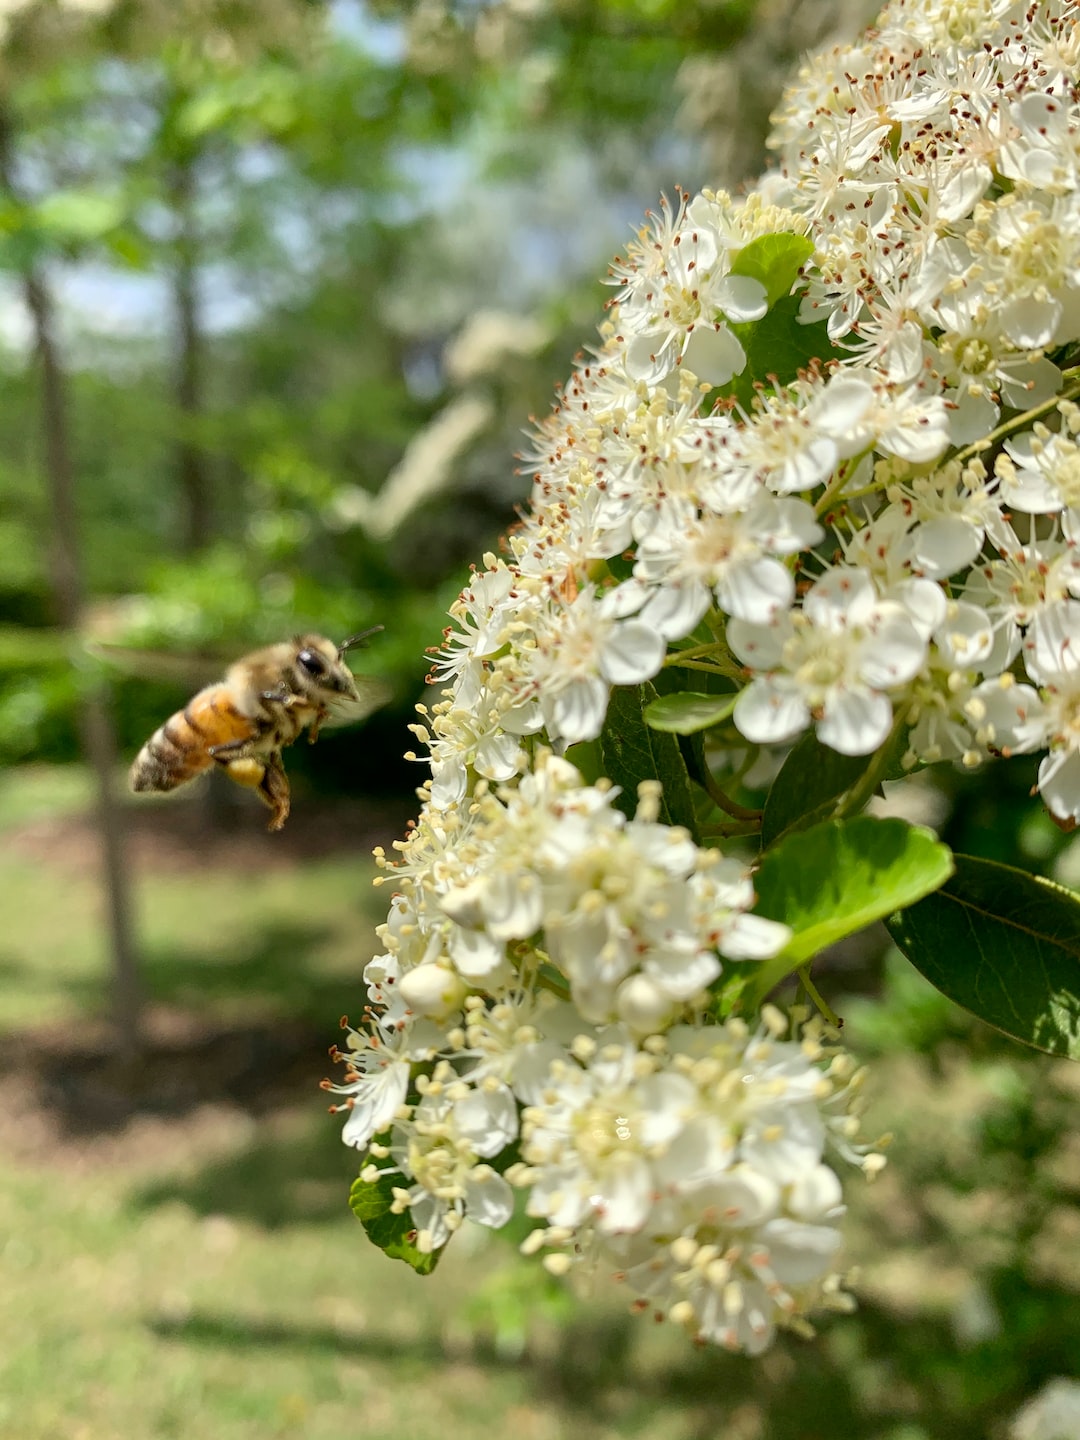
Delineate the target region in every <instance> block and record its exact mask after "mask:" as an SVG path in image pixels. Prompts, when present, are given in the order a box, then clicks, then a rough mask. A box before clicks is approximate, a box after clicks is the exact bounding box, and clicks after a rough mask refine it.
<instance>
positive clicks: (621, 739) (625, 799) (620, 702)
mask: <svg viewBox="0 0 1080 1440" xmlns="http://www.w3.org/2000/svg"><path fill="white" fill-rule="evenodd" d="M656 699H657V695H656V691H655V689H654V688H653V687H652V686H651V685H649V684H648V683H646V684H644V685H641V686H632V685H631V686H624V685H618V686H616V687H615V689H614V690H612V692H611V698H610V700H609V701H608V710H607V718H606V720H605V721H604V729H603V732H602V734H601V736H600V750H601V753H602V755H603V757H604V770H605V773H606V774H607V776H608V778H609V779H610V780H612V781H613V782H614V783H615V784H616V785H618V786H620V787H621V790H622V793H621V794H620V795H619V797H618V799H617V800H616V802H615V803H616V804H617V805H618V807H619V809H620V810H622V811H623V813H624V814H625V815H628V816H630V817H631V818H632V817H633V814H634V811H635V810H636V809H637V787H638V782H639V781H641V780H659V781H660V784H661V786H662V787H663V795H662V797H661V800H660V819H661V820H663V821H664V823H665V824H667V825H685V826H686V828H687V830H689V831H690V833H691V834H692V835H696V833H697V830H696V817H695V814H694V797H693V792H692V790H691V788H690V776H689V775H688V774H687V770H686V761H685V760H684V759H683V755H682V751H681V750H680V749H679V741H678V738H677V737H676V736H675V735H670V734H665V733H663V732H661V731H657V730H650V728H649V727H648V725H647V724H646V723H645V713H644V712H645V710H646V708H647V707H648V706H650V705H652V704H654V703H655V702H656Z"/></svg>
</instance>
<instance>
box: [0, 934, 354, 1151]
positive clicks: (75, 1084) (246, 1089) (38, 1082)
mask: <svg viewBox="0 0 1080 1440" xmlns="http://www.w3.org/2000/svg"><path fill="white" fill-rule="evenodd" d="M334 933H336V932H335V931H334V930H333V929H332V928H331V927H319V926H317V925H312V924H300V923H297V924H295V925H292V926H288V927H282V926H281V925H275V926H273V927H267V928H266V929H264V930H263V931H262V932H260V933H258V934H254V935H252V936H251V938H250V941H249V943H248V944H247V945H246V946H245V948H244V949H243V950H240V951H238V950H237V948H236V947H235V946H233V948H232V951H231V953H230V954H229V955H227V956H225V957H223V958H222V959H221V960H215V962H214V963H213V964H207V963H206V962H205V959H203V960H202V962H201V963H199V961H198V959H197V958H196V959H195V960H193V958H192V956H190V955H187V954H185V953H184V952H183V951H182V950H173V951H170V952H167V953H159V954H157V955H156V956H155V957H154V960H153V963H152V965H150V966H148V967H147V974H146V982H147V987H148V989H149V991H150V1003H149V1005H148V1008H147V1014H146V1025H145V1033H144V1035H143V1037H142V1043H141V1047H140V1049H139V1051H138V1052H137V1053H136V1054H134V1055H131V1056H125V1055H123V1054H120V1053H118V1051H117V1049H116V1047H115V1044H114V1042H113V1039H112V1036H111V1035H110V1033H109V1031H108V1028H107V1027H106V1026H105V1024H104V1022H100V1021H88V1022H86V1023H85V1024H82V1025H80V1026H78V1027H75V1028H74V1029H73V1028H72V1027H71V1026H70V1024H69V1025H67V1026H66V1027H65V1033H64V1034H63V1035H62V1036H60V1037H58V1036H57V1034H56V1032H55V1031H54V1030H53V1029H51V1028H49V1029H45V1030H41V1029H38V1030H23V1031H17V1032H14V1033H12V1034H10V1035H8V1036H6V1037H5V1042H4V1045H3V1047H0V1077H3V1076H6V1075H12V1074H20V1075H21V1076H23V1077H25V1078H27V1079H29V1080H30V1082H31V1084H32V1086H33V1090H34V1095H35V1100H36V1103H37V1104H39V1105H40V1106H41V1108H42V1109H43V1110H45V1111H46V1112H48V1113H49V1115H50V1116H51V1118H53V1119H54V1120H55V1121H56V1123H57V1124H58V1126H59V1128H60V1130H61V1133H62V1134H78V1135H79V1136H81V1137H87V1138H92V1137H93V1136H94V1135H95V1134H99V1133H104V1132H109V1131H115V1130H117V1129H119V1128H121V1127H123V1126H124V1125H125V1124H127V1123H128V1122H129V1121H130V1120H131V1119H133V1118H134V1117H136V1116H139V1115H156V1116H161V1117H172V1118H180V1117H182V1116H184V1115H186V1114H188V1113H190V1112H191V1111H193V1110H195V1109H197V1108H198V1107H200V1106H203V1105H209V1104H227V1105H232V1106H237V1107H239V1108H242V1109H244V1110H247V1111H248V1112H250V1113H251V1114H254V1115H263V1114H266V1113H267V1112H269V1111H272V1110H274V1109H277V1108H280V1107H282V1106H285V1105H294V1104H297V1103H303V1101H304V1100H305V1099H310V1100H311V1101H312V1103H313V1105H314V1106H315V1107H316V1108H317V1107H318V1106H319V1101H320V1097H319V1096H318V1093H317V1086H318V1083H319V1081H320V1080H321V1079H322V1078H323V1077H324V1076H325V1075H327V1074H328V1073H329V1072H330V1069H331V1065H330V1061H329V1059H328V1055H327V1052H328V1050H329V1048H330V1046H331V1044H332V1043H333V1042H334V1040H335V1039H336V1038H337V1037H338V1031H337V1027H336V1024H335V1019H334V1017H335V1016H336V1015H337V1014H338V1013H339V1011H340V1007H341V1003H342V998H343V986H342V982H341V980H340V978H335V977H326V976H318V975H315V974H313V973H312V972H311V970H310V969H309V968H307V967H306V965H305V957H306V955H307V954H309V953H310V951H311V949H312V948H313V947H314V946H316V945H318V944H320V943H322V942H324V941H325V940H326V939H327V938H328V937H329V936H331V935H333V934H334ZM3 963H4V962H3V960H2V959H0V969H2V967H3ZM72 988H73V989H74V990H76V992H77V991H78V990H79V989H83V990H84V991H85V992H86V995H87V999H88V1000H89V998H90V994H91V989H92V987H91V982H87V983H86V985H85V986H82V987H79V986H73V987H72ZM356 993H357V995H358V996H359V995H361V994H362V992H361V991H360V990H359V988H358V989H357V992H356ZM93 996H94V998H95V999H98V1000H99V999H100V994H99V992H98V990H97V989H96V987H94V989H93ZM245 1002H249V1008H250V1009H251V1011H252V1013H251V1014H250V1015H248V1016H245V1015H244V1013H243V1012H244V1006H245ZM279 1016H280V1017H281V1018H277V1017H279ZM61 1045H62V1047H63V1049H62V1053H61V1048H60V1047H61Z"/></svg>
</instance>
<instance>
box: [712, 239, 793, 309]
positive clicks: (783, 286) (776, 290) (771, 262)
mask: <svg viewBox="0 0 1080 1440" xmlns="http://www.w3.org/2000/svg"><path fill="white" fill-rule="evenodd" d="M813 253H814V243H813V241H812V240H809V239H807V237H806V236H805V235H796V234H794V233H793V232H792V231H790V230H784V231H781V232H780V233H779V234H777V235H759V236H758V238H757V239H756V240H751V242H750V244H749V245H744V246H743V248H742V249H741V250H740V251H739V253H738V254H737V255H736V257H735V259H734V260H733V261H732V263H731V273H732V275H749V276H750V278H751V279H752V280H759V281H760V282H761V284H762V285H764V287H765V294H766V297H767V299H768V303H769V306H770V308H771V307H772V306H773V305H775V304H776V302H777V301H778V300H782V299H783V298H784V296H785V295H787V294H789V293H790V291H791V287H792V286H793V285H794V284H795V281H796V280H797V279H798V278H799V271H800V269H801V268H802V266H803V265H805V264H806V262H807V260H809V259H810V256H811V255H812V254H813Z"/></svg>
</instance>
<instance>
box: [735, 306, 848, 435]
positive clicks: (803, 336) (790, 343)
mask: <svg viewBox="0 0 1080 1440" xmlns="http://www.w3.org/2000/svg"><path fill="white" fill-rule="evenodd" d="M800 304H801V296H799V295H786V296H785V297H784V298H783V299H782V300H779V301H777V303H776V304H775V305H774V306H773V307H772V309H771V310H769V311H768V313H767V314H765V315H763V316H762V317H761V319H760V320H748V321H746V322H745V323H744V324H736V325H732V326H731V330H732V332H733V333H734V334H735V335H736V336H737V337H738V339H739V343H740V344H741V345H742V347H743V349H744V350H745V351H746V365H745V368H744V369H743V371H742V373H741V374H740V375H736V376H735V378H734V379H733V380H731V381H730V382H729V383H728V384H727V385H725V386H723V387H722V388H721V389H720V390H718V391H717V392H716V394H717V395H718V396H720V397H721V398H727V397H733V398H734V399H736V400H737V401H738V402H739V404H740V405H741V406H742V407H743V409H744V410H749V409H750V406H751V404H752V403H753V399H754V393H755V392H754V381H755V380H756V381H758V383H759V384H763V385H764V384H768V385H770V387H771V384H772V381H771V380H770V377H771V376H775V378H776V382H777V383H778V384H780V385H787V384H788V383H789V382H790V381H792V380H794V379H795V377H796V376H797V375H798V373H799V371H800V370H805V369H806V368H807V367H808V366H809V364H810V362H811V361H812V360H822V361H823V360H828V359H830V358H831V357H833V356H837V355H839V354H840V352H839V351H838V350H836V348H835V347H834V345H833V343H832V341H831V340H830V339H829V332H828V330H827V329H826V327H825V322H824V321H818V322H817V323H816V324H814V325H800V324H799V319H798V315H799V306H800Z"/></svg>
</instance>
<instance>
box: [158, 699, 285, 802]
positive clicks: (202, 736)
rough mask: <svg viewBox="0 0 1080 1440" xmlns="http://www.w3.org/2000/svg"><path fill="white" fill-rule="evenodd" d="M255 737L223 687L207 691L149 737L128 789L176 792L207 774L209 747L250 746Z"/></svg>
mask: <svg viewBox="0 0 1080 1440" xmlns="http://www.w3.org/2000/svg"><path fill="white" fill-rule="evenodd" d="M255 733H256V726H255V724H254V722H253V721H252V720H251V718H250V717H249V716H247V715H242V714H241V713H240V712H239V711H238V710H237V709H236V708H235V706H234V705H233V703H232V701H231V699H230V698H229V693H228V690H227V688H226V686H224V685H211V686H210V687H209V688H208V689H206V690H200V692H199V693H198V695H196V696H195V697H194V699H193V700H191V701H190V702H189V703H188V704H187V705H186V706H185V707H184V709H183V710H178V711H177V712H176V714H175V715H170V716H169V718H168V720H166V721H165V724H164V725H162V726H160V727H159V728H158V729H157V730H155V731H154V733H153V735H151V736H150V739H149V740H148V741H147V742H146V744H145V745H144V746H143V748H142V749H141V750H140V751H139V753H138V755H136V757H135V763H134V764H133V765H132V767H131V787H132V789H133V790H175V789H176V787H177V786H178V785H183V784H184V783H185V782H186V781H188V780H192V779H194V777H195V776H196V775H201V774H202V772H203V771H204V770H209V768H210V766H211V765H213V763H214V757H213V756H212V755H211V754H210V747H211V746H213V745H227V744H228V743H229V742H230V741H232V740H249V739H251V738H252V736H253V735H254V734H255Z"/></svg>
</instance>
